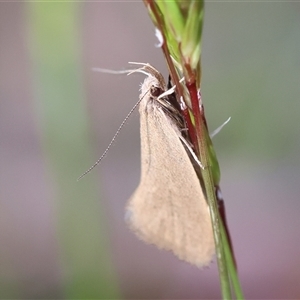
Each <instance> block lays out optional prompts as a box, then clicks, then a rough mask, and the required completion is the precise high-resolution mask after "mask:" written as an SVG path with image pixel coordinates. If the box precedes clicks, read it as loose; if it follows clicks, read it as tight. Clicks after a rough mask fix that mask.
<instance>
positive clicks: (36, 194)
mask: <svg viewBox="0 0 300 300" xmlns="http://www.w3.org/2000/svg"><path fill="white" fill-rule="evenodd" d="M299 16H300V5H299V3H293V2H281V3H279V2H277V3H276V2H261V3H258V2H255V3H254V2H253V3H251V2H239V3H237V2H231V3H230V2H207V3H206V7H205V21H204V33H203V34H204V36H203V54H202V64H203V82H202V96H203V101H204V105H205V109H206V116H207V120H208V124H209V127H210V130H211V131H212V130H213V129H215V128H217V127H218V126H220V125H221V124H222V123H223V122H224V121H225V120H226V119H227V118H228V117H229V116H231V118H232V119H231V121H230V123H229V124H228V125H227V126H226V127H225V128H224V129H223V130H222V131H221V133H220V134H218V135H217V136H216V137H215V138H214V140H213V141H214V145H215V149H216V152H217V154H218V158H219V162H220V166H221V172H222V181H221V187H222V191H223V196H224V198H225V200H226V208H227V218H228V223H229V227H230V230H231V235H232V240H233V244H234V249H235V253H236V258H237V262H238V270H239V274H240V280H241V284H242V286H243V289H244V293H245V296H246V298H248V299H271V298H273V299H275V298H276V299H296V298H298V299H299V297H300V285H299V278H300V258H299V253H300V235H299V228H300V217H299V212H300V201H299V200H300V199H299V198H300V180H299V179H300V156H299V153H300V126H299V124H298V122H299V113H300V101H299V95H300V84H299V82H300V81H299V79H300V74H299V71H300V55H299V53H300V35H299V32H300V17H299ZM156 43H157V41H156V38H155V36H154V27H153V25H152V23H151V21H150V18H149V17H148V14H147V11H146V9H145V7H144V5H143V4H142V2H127V1H124V2H114V1H110V2H88V1H87V2H82V3H79V2H73V3H63V2H61V3H41V2H31V3H30V2H18V3H16V2H14V3H13V2H10V3H9V2H6V3H4V2H2V3H1V4H0V107H1V108H0V143H1V148H0V159H1V172H0V201H1V202H0V203H1V208H0V298H1V299H3V298H7V299H8V298H15V299H17V298H23V299H25V298H26V299H42V298H70V299H91V298H93V299H108V298H110V299H113V298H115V299H120V298H128V299H146V298H149V299H150V298H154V299H172V298H176V299H216V298H219V297H220V288H219V279H218V273H217V266H216V262H214V263H213V264H212V265H211V266H210V267H209V268H206V269H204V270H199V269H197V268H196V267H193V266H190V265H188V264H186V263H184V262H181V261H179V260H178V259H177V258H175V257H174V256H173V255H172V254H170V253H168V252H164V251H159V250H157V249H156V248H155V247H153V246H149V245H146V244H144V243H143V242H141V241H139V240H138V239H137V238H136V237H135V236H134V235H133V234H132V233H131V232H129V230H128V228H127V227H126V226H125V223H124V221H123V218H124V217H123V215H124V207H125V205H126V202H127V200H128V198H129V197H130V195H131V194H132V192H133V191H134V189H135V187H136V186H137V184H138V182H139V174H140V149H139V117H138V111H136V112H134V113H133V114H132V116H131V118H130V120H129V121H128V122H127V124H126V126H125V127H124V128H123V130H122V132H121V133H120V135H119V136H118V138H117V141H116V143H115V144H114V145H113V146H112V147H111V149H110V151H109V153H108V155H107V157H106V158H105V160H103V162H102V164H101V165H100V166H98V167H97V168H96V169H95V170H93V171H92V172H91V173H90V174H88V175H87V176H86V177H85V178H83V179H82V180H81V181H79V182H77V181H76V179H77V177H78V176H79V175H80V174H81V173H83V172H84V171H85V170H86V169H88V167H90V166H91V165H92V164H93V163H94V162H95V161H96V160H97V159H98V158H99V157H100V155H101V154H102V153H103V151H104V150H105V149H106V147H107V145H108V144H109V142H110V140H111V138H112V136H113V135H114V133H115V132H116V130H117V128H118V126H119V125H120V123H121V122H122V121H123V119H124V118H125V116H126V115H127V113H128V112H129V110H130V109H131V108H132V107H133V105H134V104H135V103H136V101H137V100H138V95H139V91H138V90H139V84H140V83H141V82H142V81H143V79H144V77H143V76H142V75H141V74H135V75H132V76H129V77H127V76H125V75H109V74H101V73H97V72H94V71H92V68H94V67H102V68H109V69H116V70H120V69H126V68H128V67H129V65H128V62H129V61H137V62H148V63H151V64H152V65H153V66H155V67H156V68H157V69H159V70H160V71H161V72H162V73H163V74H164V76H167V71H166V64H165V62H164V59H163V55H162V52H161V51H160V49H158V48H155V44H156Z"/></svg>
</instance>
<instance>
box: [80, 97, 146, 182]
mask: <svg viewBox="0 0 300 300" xmlns="http://www.w3.org/2000/svg"><path fill="white" fill-rule="evenodd" d="M146 93H147V92H146ZM146 93H145V94H146ZM145 94H144V95H143V96H142V97H141V98H140V99H139V101H138V102H137V103H136V104H134V106H133V108H132V109H131V110H130V112H129V113H128V114H127V116H126V117H125V119H124V120H123V122H122V123H121V125H120V126H119V128H118V130H117V131H116V133H115V135H114V136H113V138H112V139H111V141H110V143H109V144H108V146H107V148H106V149H105V151H104V152H103V154H102V155H101V157H100V158H99V159H98V160H97V161H96V162H95V163H94V164H93V165H92V166H91V167H90V168H89V169H87V170H86V171H85V172H84V173H83V174H82V175H80V176H79V177H78V178H77V181H79V180H80V179H82V178H83V177H84V176H85V175H86V174H88V173H90V172H91V171H92V170H93V169H94V168H95V167H96V166H97V165H99V163H100V162H101V160H102V159H103V158H104V157H105V156H106V154H107V152H108V150H109V149H110V147H111V145H112V144H113V143H114V142H115V140H116V138H117V136H118V135H119V133H120V131H121V129H122V128H123V126H124V125H125V124H126V122H127V120H128V118H129V117H130V116H131V114H132V113H133V112H134V110H135V109H136V108H137V106H138V105H139V104H140V102H141V101H142V100H143V98H144V96H145Z"/></svg>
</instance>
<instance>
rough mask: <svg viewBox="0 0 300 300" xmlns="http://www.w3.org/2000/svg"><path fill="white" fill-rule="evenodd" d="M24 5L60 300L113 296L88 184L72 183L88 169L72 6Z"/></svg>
mask: <svg viewBox="0 0 300 300" xmlns="http://www.w3.org/2000/svg"><path fill="white" fill-rule="evenodd" d="M28 6H29V20H30V24H29V26H30V38H31V45H32V59H33V62H34V65H35V87H36V106H37V111H38V115H39V116H40V120H39V121H40V125H41V128H42V132H41V139H42V143H43V148H44V154H45V156H46V160H47V162H48V168H49V172H50V174H51V177H52V178H53V180H54V181H55V185H56V190H57V195H56V196H57V208H58V224H59V225H58V228H57V230H58V235H59V245H60V253H61V258H62V260H61V262H62V264H63V269H65V271H66V274H67V277H66V278H65V280H64V281H63V285H64V286H63V289H64V291H65V295H64V297H66V298H69V299H109V298H117V297H118V291H117V285H116V281H115V278H114V272H113V268H112V263H111V258H110V255H109V249H110V246H109V241H108V237H107V236H106V234H105V232H106V230H107V228H105V226H104V225H105V224H106V222H105V214H104V213H103V212H102V211H101V208H100V206H99V196H98V194H97V192H96V190H97V185H96V182H95V178H93V175H91V176H89V180H82V181H80V182H79V183H78V182H76V177H77V176H78V175H79V174H80V172H82V171H84V170H85V168H87V167H88V166H89V164H90V163H91V161H90V160H89V154H90V152H91V151H90V149H89V147H88V144H89V143H88V134H87V133H88V117H87V111H86V108H85V105H84V104H85V98H84V92H83V86H82V82H83V79H82V77H81V69H80V51H81V48H80V45H81V41H80V40H79V32H80V23H79V22H78V21H79V20H80V11H79V7H80V5H79V4H78V3H76V2H67V3H61V2H60V3H45V2H33V3H28ZM70 149H72V151H71V152H70ZM75 162H76V163H75ZM92 178H93V179H92ZM83 199H84V201H83Z"/></svg>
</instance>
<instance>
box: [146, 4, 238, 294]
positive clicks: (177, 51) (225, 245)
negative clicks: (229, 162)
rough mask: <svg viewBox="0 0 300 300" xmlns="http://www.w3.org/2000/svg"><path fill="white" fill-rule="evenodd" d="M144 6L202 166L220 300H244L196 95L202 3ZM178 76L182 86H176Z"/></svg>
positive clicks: (216, 171) (215, 167) (214, 162)
mask: <svg viewBox="0 0 300 300" xmlns="http://www.w3.org/2000/svg"><path fill="white" fill-rule="evenodd" d="M144 3H145V5H146V7H147V8H148V12H149V14H150V17H151V19H152V21H153V23H154V25H155V26H156V29H157V35H158V36H159V39H160V43H161V48H162V50H163V53H164V56H165V59H166V62H167V65H168V68H169V72H170V76H171V79H172V81H173V83H174V84H175V85H176V93H177V96H178V99H179V102H180V105H181V107H182V112H183V116H184V117H185V120H186V123H187V127H188V131H189V134H190V139H191V142H192V144H193V146H194V150H195V153H196V155H197V156H198V157H199V159H200V161H201V163H202V165H203V166H204V170H202V179H203V183H204V188H205V192H206V196H207V200H208V205H209V209H210V215H211V220H212V225H213V232H214V239H215V246H216V257H217V262H218V268H219V276H220V284H221V291H222V295H223V299H232V294H231V287H232V288H233V291H234V293H235V295H236V297H237V298H238V299H243V294H242V290H241V287H240V283H239V280H238V276H237V271H236V267H235V261H234V257H233V253H232V251H231V246H230V243H229V241H228V236H227V233H226V228H225V227H224V225H223V221H222V216H220V213H219V209H218V204H217V203H218V202H217V197H216V188H217V187H218V185H219V181H220V170H219V164H218V161H217V158H216V155H215V152H214V149H213V146H212V142H211V140H210V137H209V134H208V129H207V124H206V119H205V114H204V107H203V104H202V99H201V93H200V83H201V64H200V55H201V34H202V24H203V15H204V1H193V0H190V1H176V0H174V1H154V0H144ZM182 77H184V78H185V85H181V84H180V83H179V80H180V79H181V78H182Z"/></svg>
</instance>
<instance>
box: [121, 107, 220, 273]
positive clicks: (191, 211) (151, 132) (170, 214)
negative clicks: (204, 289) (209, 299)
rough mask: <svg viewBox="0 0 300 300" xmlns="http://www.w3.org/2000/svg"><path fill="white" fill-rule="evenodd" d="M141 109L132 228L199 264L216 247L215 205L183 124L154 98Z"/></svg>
mask: <svg viewBox="0 0 300 300" xmlns="http://www.w3.org/2000/svg"><path fill="white" fill-rule="evenodd" d="M140 113H141V128H140V133H141V161H142V170H141V180H140V183H139V186H138V187H137V189H136V191H135V192H134V194H133V195H132V197H131V198H130V200H129V202H128V205H127V214H126V215H127V221H128V223H129V226H130V228H131V229H132V230H133V231H134V232H135V233H136V234H137V236H138V237H139V238H140V239H142V240H143V241H145V242H146V243H150V244H154V245H156V246H157V247H158V248H161V249H165V250H171V251H172V252H173V253H174V254H175V255H176V256H178V257H179V258H180V259H182V260H185V261H187V262H189V263H191V264H195V265H197V266H199V267H201V266H204V265H207V264H209V263H210V262H211V260H212V257H213V255H214V252H215V246H214V239H213V232H212V225H211V220H210V213H209V208H208V205H207V203H206V200H205V197H204V194H203V192H202V188H201V186H200V183H199V180H198V177H197V175H196V172H195V170H194V168H193V166H192V163H191V161H190V158H189V157H188V154H187V152H186V150H185V148H184V146H183V145H182V143H181V141H180V139H179V135H180V132H179V129H178V128H177V127H176V124H174V122H173V120H171V119H170V117H169V116H167V115H166V114H165V113H164V112H163V111H162V109H161V108H160V107H159V106H158V105H157V104H156V103H155V102H154V103H151V105H149V104H148V105H146V106H145V109H143V108H142V109H140Z"/></svg>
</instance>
